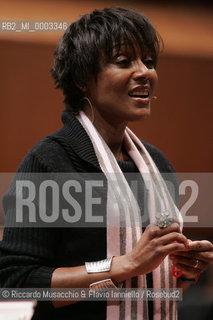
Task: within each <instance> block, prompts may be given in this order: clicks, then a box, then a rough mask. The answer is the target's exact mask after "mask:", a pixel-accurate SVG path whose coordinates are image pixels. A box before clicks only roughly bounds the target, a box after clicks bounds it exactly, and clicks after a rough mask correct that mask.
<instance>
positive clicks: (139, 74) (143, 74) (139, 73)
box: [133, 59, 151, 80]
mask: <svg viewBox="0 0 213 320" xmlns="http://www.w3.org/2000/svg"><path fill="white" fill-rule="evenodd" d="M150 72H151V71H150V69H149V68H147V66H146V65H145V64H144V63H143V61H141V59H138V60H137V61H136V63H135V71H134V74H133V79H134V80H148V79H149V78H150Z"/></svg>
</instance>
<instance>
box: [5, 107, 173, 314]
mask: <svg viewBox="0 0 213 320" xmlns="http://www.w3.org/2000/svg"><path fill="white" fill-rule="evenodd" d="M62 121H63V123H64V126H63V128H62V129H61V130H59V131H57V132H55V133H53V134H51V135H50V136H47V137H46V138H45V139H44V140H42V141H40V142H39V143H37V144H36V145H35V146H34V147H33V148H32V150H31V151H30V152H29V153H28V155H27V156H26V157H25V159H24V160H23V161H22V163H21V164H20V166H19V169H18V173H19V174H20V175H21V176H22V177H23V179H24V178H25V177H26V174H27V173H28V172H35V173H38V172H41V173H45V172H51V173H52V172H55V173H62V172H63V173H68V172H73V173H75V172H78V173H84V172H87V173H101V168H100V166H99V163H98V160H97V157H96V155H95V152H94V149H93V146H92V143H91V141H90V139H89V137H88V135H87V133H86V132H85V130H84V129H83V128H82V126H81V124H80V123H79V121H78V120H77V119H76V118H75V116H73V115H71V114H70V113H67V112H64V113H63V114H62ZM144 145H145V147H146V148H147V150H148V152H149V153H150V155H151V157H152V159H153V160H154V162H155V163H156V165H157V167H158V169H159V171H160V172H161V173H170V176H169V180H170V181H172V183H173V184H174V185H175V188H176V191H177V182H176V177H175V173H174V170H173V168H172V166H171V165H170V163H169V162H168V160H167V159H166V158H165V156H164V155H163V154H162V153H161V152H160V151H159V150H158V149H157V148H155V147H154V146H151V145H149V144H147V143H144ZM106 190H107V189H105V192H106ZM14 197H15V186H14V182H13V183H12V184H11V186H10V189H9V191H8V193H7V194H6V195H5V197H4V201H3V206H4V210H5V214H6V224H7V225H10V221H11V219H13V217H14V215H15V212H14V210H15V208H14V201H13V199H14ZM177 198H178V195H177V192H176V199H177ZM102 209H103V212H105V203H103V207H102ZM94 248H95V249H94ZM106 252H107V248H106V228H105V227H100V228H10V227H7V228H5V230H4V236H3V240H2V242H1V243H0V287H23V288H26V287H32V288H36V287H43V288H49V287H50V284H51V276H52V273H53V271H54V270H55V269H56V268H58V267H63V266H64V267H66V266H69V267H71V266H78V265H83V264H84V263H85V261H96V260H101V259H104V258H106ZM105 306H106V304H105V302H80V303H77V304H74V305H71V306H67V307H63V308H60V309H57V310H56V309H54V308H53V307H52V304H51V302H49V303H46V302H45V303H44V302H42V303H38V307H37V308H36V312H35V315H34V318H33V319H40V320H41V319H45V320H46V317H47V315H48V317H50V319H76V320H80V319H85V317H86V318H87V319H93V320H95V319H99V320H100V319H105V318H106V313H105V312H106V308H105Z"/></svg>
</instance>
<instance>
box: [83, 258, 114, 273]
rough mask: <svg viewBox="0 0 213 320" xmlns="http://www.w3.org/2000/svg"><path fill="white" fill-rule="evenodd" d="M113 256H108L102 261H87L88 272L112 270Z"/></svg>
mask: <svg viewBox="0 0 213 320" xmlns="http://www.w3.org/2000/svg"><path fill="white" fill-rule="evenodd" d="M112 258H113V257H111V258H107V259H104V260H100V261H94V262H85V267H86V270H87V273H97V272H106V271H110V269H111V263H112Z"/></svg>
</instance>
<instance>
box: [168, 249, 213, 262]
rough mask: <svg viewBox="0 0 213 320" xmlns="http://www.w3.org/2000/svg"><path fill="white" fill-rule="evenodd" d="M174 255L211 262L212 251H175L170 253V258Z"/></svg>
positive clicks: (212, 258) (212, 260) (212, 257)
mask: <svg viewBox="0 0 213 320" xmlns="http://www.w3.org/2000/svg"><path fill="white" fill-rule="evenodd" d="M176 256H180V257H187V258H189V259H197V260H201V261H203V262H208V263H211V262H213V252H211V251H206V252H196V251H188V252H187V251H177V252H175V253H174V254H173V255H170V258H171V259H173V258H175V257H176Z"/></svg>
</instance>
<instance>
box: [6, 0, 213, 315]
mask: <svg viewBox="0 0 213 320" xmlns="http://www.w3.org/2000/svg"><path fill="white" fill-rule="evenodd" d="M107 6H125V7H131V8H135V9H138V10H141V11H142V12H144V13H145V14H146V15H147V16H148V17H149V18H150V19H151V21H152V23H153V25H154V26H155V27H156V29H157V30H158V31H159V33H160V34H161V36H162V38H163V40H164V45H165V49H164V52H163V54H162V55H161V56H160V59H159V64H158V68H157V71H158V75H159V85H158V89H157V93H156V95H157V96H158V99H157V100H156V101H153V103H152V116H151V118H150V119H149V120H148V121H146V122H143V123H131V124H130V127H131V128H132V129H133V130H134V131H135V132H136V133H137V135H138V136H139V137H140V138H141V139H143V140H145V141H147V142H149V143H151V144H154V145H156V146H157V147H158V148H159V149H161V150H162V151H163V152H164V153H165V154H166V156H167V157H168V159H169V160H170V161H171V163H172V164H173V166H174V167H175V169H176V171H177V172H212V171H213V151H212V136H213V135H212V126H213V124H212V119H213V105H212V83H213V76H212V75H213V39H212V31H213V10H212V6H211V5H210V4H209V2H207V1H202V2H201V1H188V2H187V1H178V2H176V1H169V2H163V1H110V0H108V1H107V0H105V1H104V0H103V1H102V0H99V1H90V0H85V1H83V0H78V1H71V0H70V1H63V0H61V1H59V0H58V1H50V0H49V1H48V0H47V1H34V0H31V1H21V0H20V1H15V0H14V1H1V0H0V19H1V20H68V21H69V22H70V23H71V22H72V21H74V20H75V19H77V18H78V16H79V15H81V14H84V13H87V12H90V11H91V10H93V9H95V8H104V7H107ZM61 35H62V33H60V32H59V33H48V32H46V33H33V34H32V33H29V32H28V33H27V32H26V33H6V32H0V150H1V156H0V172H3V173H5V172H14V171H15V170H16V168H17V166H18V164H19V163H20V161H21V160H22V159H23V157H24V155H25V154H26V153H27V152H28V151H29V150H30V148H31V147H32V146H33V145H34V144H35V143H36V142H37V141H38V140H40V139H42V138H43V137H45V136H46V135H47V134H49V133H51V132H53V131H55V130H57V129H59V128H60V127H61V121H60V115H61V111H62V110H63V96H62V93H61V92H60V91H58V90H55V89H54V84H53V81H52V79H51V77H50V73H49V71H50V69H51V67H52V62H53V51H54V49H55V47H56V44H57V41H58V40H59V38H60V36H61ZM2 181H4V183H2ZM8 184H9V179H7V176H6V175H3V174H2V175H1V186H0V194H2V193H4V192H5V190H6V189H7V186H8ZM210 212H212V210H210ZM210 214H212V213H210ZM3 221H4V217H3V213H2V209H1V208H0V224H1V223H3ZM187 232H188V234H190V236H194V237H196V235H197V234H198V235H199V236H202V238H208V239H209V240H212V239H213V232H212V229H211V228H210V229H208V230H207V229H205V230H204V229H202V230H198V231H197V234H196V231H195V230H193V231H192V230H186V234H187ZM0 238H1V232H0ZM208 279H212V272H210V273H209V275H208ZM203 281H204V282H205V281H206V278H205V279H204V280H203ZM208 281H210V280H208ZM193 303H194V302H192V305H193ZM199 310H200V309H199ZM198 313H199V312H196V314H195V318H194V319H196V315H198ZM185 316H186V315H185ZM182 319H185V318H184V315H182ZM198 319H204V318H198ZM206 319H207V318H206ZM209 319H210V318H209ZM211 319H213V313H212V318H211Z"/></svg>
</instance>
